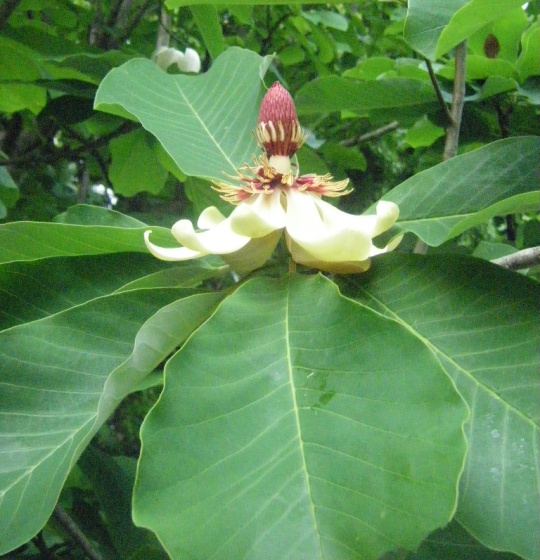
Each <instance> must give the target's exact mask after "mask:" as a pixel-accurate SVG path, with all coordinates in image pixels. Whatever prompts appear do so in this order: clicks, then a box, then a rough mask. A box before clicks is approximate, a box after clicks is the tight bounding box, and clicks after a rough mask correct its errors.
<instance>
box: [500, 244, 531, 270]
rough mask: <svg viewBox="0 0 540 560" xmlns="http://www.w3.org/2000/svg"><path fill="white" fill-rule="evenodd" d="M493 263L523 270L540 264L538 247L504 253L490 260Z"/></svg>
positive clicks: (509, 268)
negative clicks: (503, 255) (508, 253)
mask: <svg viewBox="0 0 540 560" xmlns="http://www.w3.org/2000/svg"><path fill="white" fill-rule="evenodd" d="M491 262H492V263H493V264H498V265H499V266H502V267H503V268H507V269H508V270H523V269H524V268H530V267H531V266H535V265H539V264H540V247H531V248H530V249H523V250H522V251H518V252H517V253H513V254H511V255H506V257H501V258H499V259H494V260H492V261H491Z"/></svg>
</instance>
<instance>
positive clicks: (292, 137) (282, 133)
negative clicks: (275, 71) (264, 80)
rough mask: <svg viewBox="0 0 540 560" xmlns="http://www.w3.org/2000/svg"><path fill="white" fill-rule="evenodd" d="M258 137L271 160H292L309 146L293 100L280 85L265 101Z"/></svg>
mask: <svg viewBox="0 0 540 560" xmlns="http://www.w3.org/2000/svg"><path fill="white" fill-rule="evenodd" d="M256 134H257V139H258V140H259V142H260V144H261V145H262V146H263V148H264V149H265V151H266V153H267V155H268V156H269V157H271V156H288V157H291V156H292V155H294V153H295V152H296V150H298V148H299V147H300V146H301V145H302V144H303V143H304V142H305V139H306V135H305V133H304V131H303V130H302V128H301V127H300V123H299V122H298V117H297V116H296V109H295V108H294V102H293V99H292V97H291V95H290V94H289V92H288V91H287V90H286V89H285V88H284V87H283V86H282V85H281V84H280V83H279V82H275V83H274V85H273V86H272V87H271V88H270V89H269V90H268V91H267V92H266V94H265V96H264V97H263V100H262V102H261V109H260V111H259V119H258V125H257V129H256Z"/></svg>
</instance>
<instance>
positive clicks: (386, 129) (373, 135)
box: [341, 121, 399, 146]
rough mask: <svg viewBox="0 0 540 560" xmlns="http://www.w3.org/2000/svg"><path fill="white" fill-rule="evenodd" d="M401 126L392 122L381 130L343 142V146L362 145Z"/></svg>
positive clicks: (377, 129)
mask: <svg viewBox="0 0 540 560" xmlns="http://www.w3.org/2000/svg"><path fill="white" fill-rule="evenodd" d="M398 126H399V123H398V121H392V122H391V123H388V124H385V125H384V126H381V127H379V128H375V129H374V130H370V131H369V132H366V133H365V134H361V135H360V136H358V138H348V139H346V140H343V141H342V142H341V145H342V146H354V145H356V144H360V142H365V141H366V140H372V139H373V138H378V137H379V136H382V135H383V134H386V133H387V132H391V131H392V130H395V129H396V128H397V127H398Z"/></svg>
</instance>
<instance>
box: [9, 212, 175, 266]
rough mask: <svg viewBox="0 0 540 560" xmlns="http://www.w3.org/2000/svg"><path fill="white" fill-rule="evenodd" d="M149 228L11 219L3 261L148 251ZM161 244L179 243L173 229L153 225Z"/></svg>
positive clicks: (154, 234)
mask: <svg viewBox="0 0 540 560" xmlns="http://www.w3.org/2000/svg"><path fill="white" fill-rule="evenodd" d="M148 229H150V228H149V226H146V227H133V226H131V227H116V226H100V225H96V226H90V225H78V224H64V223H49V222H11V223H7V224H1V225H0V263H5V262H13V261H28V260H37V259H44V258H48V257H67V256H73V257H75V256H81V255H104V254H107V253H124V252H138V253H148V249H147V248H146V245H145V244H144V237H143V234H144V232H145V231H146V230H148ZM151 229H152V240H154V239H155V240H156V241H154V242H155V243H157V244H158V245H159V244H161V243H163V244H164V245H167V244H168V245H169V246H171V247H174V246H178V243H175V241H174V238H173V237H172V234H171V232H170V231H169V230H167V229H165V228H162V227H155V226H152V228H151Z"/></svg>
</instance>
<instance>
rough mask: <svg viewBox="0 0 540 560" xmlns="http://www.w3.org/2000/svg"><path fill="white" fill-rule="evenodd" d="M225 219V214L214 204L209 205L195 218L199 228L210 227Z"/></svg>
mask: <svg viewBox="0 0 540 560" xmlns="http://www.w3.org/2000/svg"><path fill="white" fill-rule="evenodd" d="M225 219H226V218H225V216H224V215H223V214H222V213H221V212H220V211H219V210H218V209H217V208H216V207H215V206H209V207H208V208H205V209H204V210H203V211H202V212H201V215H200V216H199V219H198V220H197V227H199V228H200V229H210V228H213V227H215V226H217V225H218V224H220V223H221V222H223V221H224V220H225Z"/></svg>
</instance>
